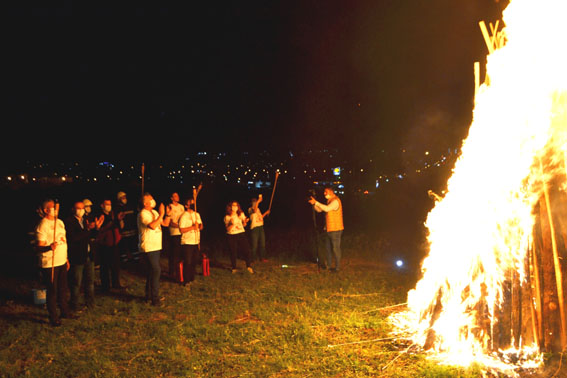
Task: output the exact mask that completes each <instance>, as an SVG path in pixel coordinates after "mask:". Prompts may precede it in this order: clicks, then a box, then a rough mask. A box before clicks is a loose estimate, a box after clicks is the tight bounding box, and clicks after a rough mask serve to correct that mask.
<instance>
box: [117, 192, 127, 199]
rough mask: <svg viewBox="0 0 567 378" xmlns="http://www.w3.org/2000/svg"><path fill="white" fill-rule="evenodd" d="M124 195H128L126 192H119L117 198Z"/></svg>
mask: <svg viewBox="0 0 567 378" xmlns="http://www.w3.org/2000/svg"><path fill="white" fill-rule="evenodd" d="M122 197H126V193H124V192H118V194H117V195H116V199H120V198H122Z"/></svg>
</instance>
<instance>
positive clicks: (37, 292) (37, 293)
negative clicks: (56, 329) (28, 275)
mask: <svg viewBox="0 0 567 378" xmlns="http://www.w3.org/2000/svg"><path fill="white" fill-rule="evenodd" d="M32 294H33V304H36V305H43V304H45V302H46V295H47V291H46V290H45V289H32Z"/></svg>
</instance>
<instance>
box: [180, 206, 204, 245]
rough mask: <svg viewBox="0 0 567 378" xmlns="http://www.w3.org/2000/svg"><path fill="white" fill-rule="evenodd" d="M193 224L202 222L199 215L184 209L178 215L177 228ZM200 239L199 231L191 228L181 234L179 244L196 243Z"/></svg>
mask: <svg viewBox="0 0 567 378" xmlns="http://www.w3.org/2000/svg"><path fill="white" fill-rule="evenodd" d="M195 224H203V223H202V222H201V216H200V215H199V213H196V212H194V211H190V212H189V211H186V212H184V213H183V214H181V217H179V228H186V227H191V226H193V225H195ZM200 241H201V231H200V230H191V231H187V232H185V233H182V234H181V244H191V245H197V244H199V243H200Z"/></svg>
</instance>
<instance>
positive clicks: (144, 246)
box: [138, 209, 161, 252]
mask: <svg viewBox="0 0 567 378" xmlns="http://www.w3.org/2000/svg"><path fill="white" fill-rule="evenodd" d="M158 217H159V213H158V212H157V211H155V210H153V209H152V210H151V211H150V210H146V209H142V210H141V211H140V213H139V214H138V233H139V235H140V236H139V241H140V250H141V251H142V252H154V251H159V250H161V225H159V224H158V226H157V227H156V228H155V229H154V230H152V229H151V228H150V227H148V224H150V223H152V222H153V221H154V220H156V219H157V218H158Z"/></svg>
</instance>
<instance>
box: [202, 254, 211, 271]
mask: <svg viewBox="0 0 567 378" xmlns="http://www.w3.org/2000/svg"><path fill="white" fill-rule="evenodd" d="M209 275H210V272H209V258H208V257H207V255H205V254H203V276H209Z"/></svg>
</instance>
